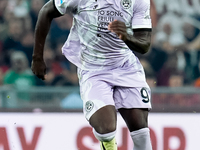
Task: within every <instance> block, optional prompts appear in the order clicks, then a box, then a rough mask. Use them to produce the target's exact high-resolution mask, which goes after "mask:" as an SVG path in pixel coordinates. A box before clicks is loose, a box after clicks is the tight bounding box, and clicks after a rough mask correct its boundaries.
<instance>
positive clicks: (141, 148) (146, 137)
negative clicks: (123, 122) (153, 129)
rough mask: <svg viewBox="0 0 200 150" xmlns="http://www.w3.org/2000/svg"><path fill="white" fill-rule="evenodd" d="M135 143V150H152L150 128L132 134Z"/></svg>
mask: <svg viewBox="0 0 200 150" xmlns="http://www.w3.org/2000/svg"><path fill="white" fill-rule="evenodd" d="M131 137H132V140H133V143H134V148H133V150H152V146H151V139H150V133H149V128H142V129H140V130H137V131H133V132H131Z"/></svg>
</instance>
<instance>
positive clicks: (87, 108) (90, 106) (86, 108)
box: [85, 101, 94, 112]
mask: <svg viewBox="0 0 200 150" xmlns="http://www.w3.org/2000/svg"><path fill="white" fill-rule="evenodd" d="M93 107H94V103H93V102H92V101H87V102H86V104H85V110H86V111H87V112H90V111H91V110H92V109H93Z"/></svg>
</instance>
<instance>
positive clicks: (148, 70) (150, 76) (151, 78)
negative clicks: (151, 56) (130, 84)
mask: <svg viewBox="0 0 200 150" xmlns="http://www.w3.org/2000/svg"><path fill="white" fill-rule="evenodd" d="M140 62H141V64H142V66H143V68H144V72H145V75H146V81H147V83H148V85H149V86H150V87H156V84H157V79H156V77H155V73H154V71H153V68H152V66H151V64H150V63H149V62H148V61H147V60H145V59H140Z"/></svg>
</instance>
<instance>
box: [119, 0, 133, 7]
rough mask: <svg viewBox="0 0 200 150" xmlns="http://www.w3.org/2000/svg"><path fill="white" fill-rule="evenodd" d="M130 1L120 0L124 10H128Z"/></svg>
mask: <svg viewBox="0 0 200 150" xmlns="http://www.w3.org/2000/svg"><path fill="white" fill-rule="evenodd" d="M131 4H132V1H131V0H121V5H122V7H123V8H124V9H129V8H130V7H131Z"/></svg>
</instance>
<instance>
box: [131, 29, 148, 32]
mask: <svg viewBox="0 0 200 150" xmlns="http://www.w3.org/2000/svg"><path fill="white" fill-rule="evenodd" d="M133 31H134V32H141V31H148V32H151V31H152V28H141V29H133Z"/></svg>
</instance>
